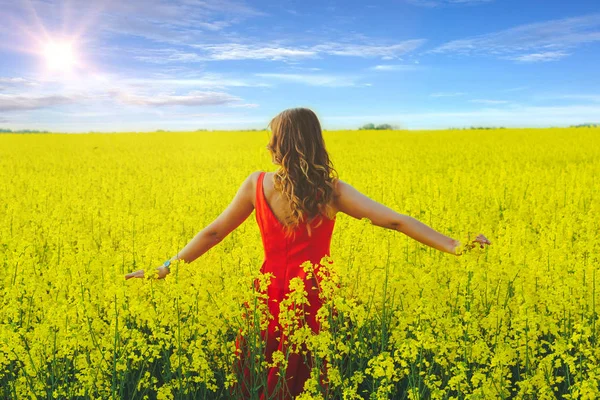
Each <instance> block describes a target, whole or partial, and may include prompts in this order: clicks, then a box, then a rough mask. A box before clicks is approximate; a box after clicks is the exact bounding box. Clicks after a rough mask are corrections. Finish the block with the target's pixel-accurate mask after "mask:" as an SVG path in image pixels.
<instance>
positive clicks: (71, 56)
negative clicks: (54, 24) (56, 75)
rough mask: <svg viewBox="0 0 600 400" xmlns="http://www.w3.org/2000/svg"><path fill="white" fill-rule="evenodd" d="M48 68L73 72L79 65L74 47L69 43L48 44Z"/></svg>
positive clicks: (46, 49)
mask: <svg viewBox="0 0 600 400" xmlns="http://www.w3.org/2000/svg"><path fill="white" fill-rule="evenodd" d="M44 56H45V58H46V66H47V67H48V69H50V70H53V71H62V72H66V71H71V70H72V69H73V67H75V66H76V65H77V57H76V55H75V51H74V49H73V45H72V44H71V43H69V42H48V43H46V45H45V46H44Z"/></svg>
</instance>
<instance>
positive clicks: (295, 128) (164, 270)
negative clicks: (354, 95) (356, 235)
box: [125, 108, 491, 398]
mask: <svg viewBox="0 0 600 400" xmlns="http://www.w3.org/2000/svg"><path fill="white" fill-rule="evenodd" d="M269 126H270V128H271V131H272V135H271V138H270V141H269V144H268V146H267V148H268V149H269V151H270V152H271V156H272V159H273V163H274V164H275V165H277V166H278V167H279V168H278V170H277V171H276V172H266V173H265V172H260V171H257V172H254V173H252V174H250V175H249V176H248V177H247V178H246V180H245V181H244V182H243V183H242V185H241V187H240V188H239V190H238V192H237V194H236V195H235V197H234V199H233V201H232V202H231V204H230V205H229V206H228V207H227V209H225V211H224V212H223V213H222V214H221V215H219V217H217V218H216V219H215V220H214V221H213V222H212V223H211V224H210V225H208V226H207V227H206V228H204V229H202V230H201V231H200V232H199V233H198V234H197V235H196V236H195V237H194V238H193V239H192V240H191V241H190V242H189V243H188V244H187V245H186V246H185V247H184V248H183V249H182V250H181V251H180V252H179V253H178V254H177V255H176V256H174V257H173V258H171V259H170V260H167V261H166V262H165V264H164V265H163V266H161V267H159V268H158V277H159V279H162V278H164V277H165V276H166V275H167V274H168V273H169V272H170V271H169V266H168V265H169V264H170V262H171V261H175V260H177V259H180V260H184V261H185V262H187V263H190V262H192V261H194V260H195V259H196V258H198V257H200V256H201V255H202V254H204V253H205V252H207V251H208V250H209V249H210V248H212V247H213V246H214V245H216V244H217V243H219V242H220V241H222V240H223V239H224V238H225V237H226V236H227V235H228V234H229V233H231V231H233V230H234V229H236V228H237V227H238V226H239V225H240V224H241V223H242V222H244V220H246V218H248V216H250V214H251V213H252V211H253V210H256V221H257V223H258V226H259V229H260V233H261V237H262V242H263V246H264V251H265V260H264V263H263V265H262V267H261V272H263V273H268V272H270V273H272V274H273V275H274V277H273V278H272V279H271V283H270V284H269V287H268V289H267V295H268V299H269V311H270V314H271V315H272V316H273V317H274V319H272V320H271V321H270V322H269V326H268V329H267V332H266V333H267V336H266V344H265V348H266V351H265V353H266V359H267V361H268V362H271V355H272V353H273V352H274V351H275V350H283V348H282V346H283V338H282V337H281V329H279V328H278V321H277V317H278V314H279V302H280V301H281V300H282V299H283V298H284V297H285V295H286V294H287V293H288V292H289V281H290V279H291V278H293V277H301V278H303V279H304V278H305V276H306V274H305V272H304V270H303V269H302V268H301V267H300V264H301V263H303V262H305V261H307V260H310V261H311V263H312V264H313V265H314V264H317V265H318V264H319V263H320V261H321V259H322V257H324V256H329V255H330V254H329V246H330V242H331V234H332V232H333V226H334V224H335V215H336V214H337V213H338V212H343V213H345V214H348V215H350V216H352V217H354V218H357V219H362V218H368V219H369V220H371V223H372V224H373V225H377V226H380V227H382V228H388V229H393V230H396V231H399V232H402V233H404V234H406V235H408V236H410V237H411V238H413V239H415V240H418V241H419V242H421V243H423V244H426V245H428V246H431V247H433V248H435V249H438V250H440V251H444V252H447V253H450V254H455V255H460V254H461V253H462V250H463V248H464V247H466V248H472V247H473V246H476V245H477V244H479V245H480V246H481V247H482V248H483V247H484V245H485V244H487V245H489V244H491V243H490V241H489V240H487V239H486V238H485V236H483V235H481V234H480V235H478V236H477V238H476V239H475V240H473V242H472V243H469V244H467V245H466V246H464V247H463V246H462V245H461V243H460V242H459V241H457V240H454V239H452V238H450V237H448V236H445V235H443V234H441V233H440V232H437V231H435V230H433V229H431V228H430V227H428V226H427V225H425V224H423V223H421V222H419V221H418V220H416V219H414V218H412V217H410V216H408V215H403V214H399V213H397V212H395V211H393V210H391V209H390V208H388V207H386V206H384V205H382V204H380V203H378V202H376V201H373V200H371V199H370V198H368V197H367V196H365V195H363V194H362V193H360V192H359V191H357V190H356V189H354V188H353V187H352V186H350V185H349V184H348V183H346V182H343V181H341V180H339V179H337V177H336V175H337V173H336V171H335V170H334V168H333V166H332V164H331V161H330V159H329V156H328V154H327V151H326V149H325V143H324V141H323V136H322V132H321V125H320V123H319V120H318V118H317V116H316V115H315V114H314V113H313V112H312V111H311V110H309V109H306V108H294V109H288V110H285V111H283V112H281V113H280V114H279V115H277V116H276V117H275V118H273V120H272V121H271V122H270V124H269ZM143 277H144V271H143V270H139V271H135V272H132V273H130V274H127V275H126V276H125V279H129V278H143ZM315 279H317V283H318V279H320V278H315ZM313 286H314V284H313V283H309V282H308V280H307V283H306V291H307V293H308V300H309V304H310V305H309V306H308V310H307V322H308V324H309V325H310V326H311V328H312V329H313V330H314V331H315V332H317V331H318V324H317V322H316V320H315V313H316V311H317V310H318V309H319V308H320V305H321V304H320V300H319V297H318V294H317V293H316V292H315V290H312V288H313ZM271 300H276V301H271ZM263 338H264V336H263ZM237 346H238V348H239V346H240V340H239V338H238V342H237ZM309 372H310V369H309V366H307V365H305V364H304V362H303V359H302V358H301V356H300V355H298V354H290V356H289V359H288V367H287V369H286V376H285V382H286V384H287V387H286V388H284V389H285V393H278V398H280V397H288V396H296V395H297V394H299V393H300V392H301V391H302V389H303V385H304V382H305V381H306V379H307V378H308V377H309ZM277 373H278V368H271V369H270V370H269V373H268V378H267V387H268V391H269V394H272V392H273V391H274V388H275V387H276V386H277V380H278V376H277ZM282 387H283V386H282V385H279V388H282ZM261 398H263V397H262V396H261Z"/></svg>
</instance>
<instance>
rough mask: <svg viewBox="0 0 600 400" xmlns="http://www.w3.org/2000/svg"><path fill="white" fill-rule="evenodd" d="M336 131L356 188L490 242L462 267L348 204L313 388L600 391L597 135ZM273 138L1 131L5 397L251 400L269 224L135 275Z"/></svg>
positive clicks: (249, 226) (1, 382) (299, 335)
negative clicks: (245, 348)
mask: <svg viewBox="0 0 600 400" xmlns="http://www.w3.org/2000/svg"><path fill="white" fill-rule="evenodd" d="M324 135H325V140H326V144H327V148H328V150H329V152H330V154H331V157H332V159H333V163H334V165H335V167H336V169H337V170H338V172H339V176H340V178H341V179H342V180H344V181H346V182H348V183H350V184H351V185H353V186H354V187H356V188H357V189H358V190H360V191H361V192H363V193H365V194H366V195H368V196H369V197H371V198H373V199H375V200H377V201H379V202H382V203H383V204H385V205H387V206H389V207H390V208H393V209H394V210H396V211H398V212H400V213H403V214H407V215H410V216H412V217H414V218H417V219H419V220H420V221H422V222H424V223H426V224H428V225H429V226H431V227H432V228H434V229H436V230H438V231H440V232H442V233H444V234H446V235H448V236H450V237H453V238H455V239H459V240H461V241H463V242H465V241H466V240H467V238H468V237H469V236H471V237H473V238H474V236H475V235H476V234H477V233H483V234H484V235H485V236H486V237H487V238H488V239H489V240H490V241H491V242H492V245H491V246H488V247H486V248H484V249H480V248H476V249H474V250H473V251H472V252H471V253H469V254H466V255H464V256H461V257H456V256H453V255H451V254H448V253H443V252H440V251H438V250H434V249H432V248H429V247H427V246H425V245H423V244H421V243H419V242H417V241H415V240H413V239H411V238H409V237H407V236H405V235H403V234H401V233H399V232H394V231H390V230H385V229H381V228H378V227H375V226H373V225H371V224H370V223H369V221H368V220H355V219H352V218H350V217H348V216H346V215H341V214H340V215H338V219H337V222H336V227H335V230H334V233H333V239H332V245H331V258H330V259H329V260H323V264H324V265H325V267H326V268H323V269H322V271H327V270H329V271H330V274H329V276H330V277H331V278H330V279H329V280H328V281H327V282H326V284H324V285H323V288H322V296H323V299H324V301H325V305H324V306H323V308H322V309H321V312H320V313H319V318H320V320H321V323H322V329H321V332H320V333H319V334H318V335H314V334H310V332H309V331H308V330H305V329H296V330H293V332H292V333H293V335H292V336H291V338H290V340H291V341H292V342H293V343H295V344H300V342H304V343H305V345H306V346H308V348H309V349H310V350H311V357H313V361H314V362H315V363H316V364H315V365H323V363H325V362H326V364H327V366H328V367H327V376H326V378H327V381H328V382H329V387H328V392H325V389H324V388H323V387H321V386H320V383H319V379H318V376H317V367H315V368H314V370H313V371H314V372H315V374H314V375H313V378H311V379H309V380H308V381H307V382H306V385H305V391H304V394H303V395H301V396H300V397H299V398H301V399H323V398H329V399H388V398H393V399H428V398H432V399H492V398H522V399H554V398H565V399H575V398H578V399H595V398H600V386H599V385H600V347H599V343H598V339H599V337H600V335H599V333H598V330H600V321H598V311H597V308H600V304H598V305H597V304H596V303H597V302H600V296H599V295H600V292H599V291H598V290H596V288H597V287H599V286H598V285H599V283H598V282H600V274H598V272H597V271H598V268H599V267H600V264H599V254H600V129H594V128H572V129H567V128H564V129H523V130H520V129H514V130H513V129H498V130H454V131H423V132H417V131H395V132H392V131H331V132H325V134H324ZM268 138H269V132H267V131H250V132H186V133H173V132H160V133H159V132H157V133H143V134H142V133H122V134H84V135H65V134H62V135H61V134H39V135H38V134H29V135H24V134H23V135H16V134H4V135H0V266H1V271H2V274H1V275H0V282H1V284H0V289H1V295H0V301H1V307H0V323H1V325H0V398H3V399H4V398H6V399H29V398H36V399H41V398H44V399H52V398H56V399H88V398H90V399H99V398H102V399H187V398H190V399H192V398H197V399H222V398H239V392H236V390H237V389H236V388H237V387H239V386H238V384H236V383H235V382H236V381H239V379H240V376H238V374H237V373H236V371H235V370H234V369H232V365H233V364H234V362H235V359H236V353H235V338H236V333H237V332H238V331H239V330H242V332H243V334H244V335H246V336H247V337H248V338H251V339H252V338H254V339H256V337H257V332H258V329H260V324H263V326H264V323H266V318H267V317H268V316H267V315H265V313H264V309H263V308H261V307H260V304H261V303H260V301H259V300H260V299H259V298H258V294H257V293H254V292H253V291H252V290H251V287H252V285H251V282H252V280H253V279H254V278H255V277H257V276H258V272H259V269H260V266H261V264H262V260H263V249H262V244H261V240H260V234H259V230H258V227H257V225H256V221H255V219H254V214H253V215H251V216H250V217H249V218H248V220H247V221H246V222H245V223H244V224H242V225H241V226H240V227H239V228H238V229H237V230H236V231H234V232H232V233H231V234H230V235H229V236H228V237H227V238H226V239H225V240H223V241H222V242H221V243H220V244H219V245H217V246H216V247H214V248H213V249H211V250H210V251H209V252H208V253H206V254H205V255H204V256H202V257H200V258H198V259H197V260H195V261H194V262H192V263H189V264H188V263H183V262H180V263H179V264H178V265H176V266H173V267H172V273H171V274H170V275H168V276H167V277H166V279H164V280H154V279H151V278H147V279H130V280H125V279H124V275H125V274H127V273H129V272H132V271H135V270H137V269H147V271H152V270H154V268H156V267H158V266H159V265H160V264H161V263H162V262H163V261H164V260H166V259H167V258H170V257H171V256H173V255H174V254H176V252H177V251H178V250H180V249H181V248H182V247H183V246H184V245H185V244H186V243H187V242H188V241H189V240H190V239H191V238H193V237H194V235H195V234H196V233H197V232H198V231H200V230H201V229H202V228H203V227H204V226H206V225H208V224H209V223H210V222H212V221H213V220H214V218H216V217H217V216H218V215H219V214H220V213H221V212H222V211H223V210H224V208H225V207H226V206H227V205H228V204H229V202H230V201H231V199H232V198H233V196H234V194H235V192H236V191H237V189H238V187H239V185H240V184H241V182H242V181H243V180H244V179H245V178H246V177H247V176H248V175H249V174H250V173H251V172H253V171H257V170H266V171H273V170H275V166H274V165H273V164H272V163H271V158H270V155H269V154H268V151H267V150H266V149H265V145H266V144H267V141H268ZM305 267H307V268H310V265H305ZM266 282H267V281H266V280H263V283H266ZM291 285H292V287H293V288H301V287H302V285H299V282H294V281H293V282H291ZM286 301H289V302H290V304H292V305H293V303H295V304H296V305H298V304H301V303H302V301H303V293H302V292H301V291H294V292H293V293H292V295H291V296H290V298H289V299H287V300H286ZM244 302H247V304H253V305H255V306H256V307H254V308H253V312H254V317H255V318H253V319H242V317H241V315H242V307H243V304H244ZM291 309H292V310H293V307H292V308H291ZM294 318H295V315H294V313H293V312H292V313H289V314H288V315H285V316H282V320H283V321H284V323H285V321H292V322H293V320H294ZM249 321H250V322H249ZM290 324H291V322H290ZM290 326H291V325H290ZM284 328H285V327H284ZM251 341H252V342H253V343H254V347H253V348H254V353H255V354H254V360H255V361H256V362H255V363H254V368H253V370H252V374H253V376H254V378H255V379H254V382H258V383H256V385H257V386H255V387H254V389H257V388H258V387H259V386H260V382H263V381H264V379H263V377H264V372H265V369H266V367H267V366H266V365H265V363H264V362H262V360H261V344H260V342H259V341H257V340H251ZM285 360H286V355H285V354H283V353H282V354H277V355H276V357H275V360H274V363H276V364H277V365H279V366H281V367H283V366H284V365H285Z"/></svg>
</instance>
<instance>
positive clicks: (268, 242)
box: [236, 172, 335, 400]
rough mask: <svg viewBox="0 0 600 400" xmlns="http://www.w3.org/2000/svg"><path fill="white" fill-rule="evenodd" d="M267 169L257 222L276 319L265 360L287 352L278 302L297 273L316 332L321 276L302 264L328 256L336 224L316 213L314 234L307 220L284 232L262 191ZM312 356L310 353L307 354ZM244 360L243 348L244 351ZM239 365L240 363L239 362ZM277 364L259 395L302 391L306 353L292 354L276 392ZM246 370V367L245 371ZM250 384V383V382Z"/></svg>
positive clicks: (288, 395)
mask: <svg viewBox="0 0 600 400" xmlns="http://www.w3.org/2000/svg"><path fill="white" fill-rule="evenodd" d="M264 176H265V172H261V174H260V175H259V177H258V182H257V185H256V201H255V204H256V222H257V223H258V227H259V229H260V234H261V237H262V242H263V246H264V251H265V258H264V262H263V264H262V267H261V272H263V273H267V272H270V273H272V274H273V275H274V276H272V277H271V282H270V284H269V287H268V289H267V295H268V299H269V301H268V304H269V311H270V314H271V315H272V316H273V319H272V320H270V322H269V326H268V329H267V331H268V332H266V346H265V347H266V351H265V353H266V354H265V355H266V360H267V362H271V361H272V359H271V355H272V353H273V352H274V351H275V350H281V351H282V352H283V353H284V354H286V349H285V348H284V346H283V340H281V337H282V332H281V330H282V328H281V326H279V327H278V329H275V328H276V326H278V325H279V322H278V315H279V302H280V301H281V300H283V299H284V298H285V295H286V294H287V293H289V282H290V279H292V278H294V277H299V278H301V279H302V280H303V281H304V282H305V290H306V292H307V293H308V296H307V299H308V301H309V303H310V305H308V304H305V305H304V307H305V308H304V309H305V312H306V314H305V318H306V321H307V324H308V325H309V326H310V327H311V329H312V330H313V332H315V333H316V332H318V330H319V324H318V323H317V321H316V319H315V316H316V312H317V310H318V309H319V308H320V307H321V305H322V302H321V300H320V299H319V297H318V291H317V290H314V289H312V288H313V286H316V285H315V282H314V280H315V279H316V280H317V282H319V283H320V279H321V278H320V277H318V276H316V274H315V276H314V278H312V279H305V277H306V273H305V272H304V270H303V269H302V267H301V266H300V265H301V264H302V263H303V262H305V261H307V260H308V261H310V262H311V263H312V264H313V265H314V264H317V267H316V271H318V269H319V268H318V264H319V263H320V262H321V259H322V258H323V257H324V256H329V255H330V253H329V246H330V243H331V234H332V232H333V226H334V224H335V218H334V219H329V218H327V217H325V216H318V217H316V218H315V219H314V220H313V221H312V222H311V223H310V225H311V236H309V235H308V231H307V228H306V223H302V224H300V225H299V226H298V227H297V229H296V230H295V237H294V236H292V237H289V238H287V237H286V236H285V231H284V227H283V225H282V224H281V222H279V220H278V219H277V217H276V216H275V214H273V211H272V210H271V208H270V207H269V204H268V203H267V201H266V199H265V195H264V192H263V180H264ZM320 218H322V222H321V224H320V225H319V226H318V227H316V225H317V224H318V222H319V219H320ZM262 339H263V340H265V332H264V331H263V332H262ZM243 340H244V339H243V338H241V337H240V336H239V335H238V339H237V341H236V348H237V349H240V347H243V346H242V343H243ZM307 356H308V357H309V358H308V360H310V354H307ZM241 357H242V360H243V357H244V352H242V354H241ZM238 365H241V363H240V364H238ZM278 372H279V368H278V367H273V368H269V370H268V375H267V387H268V395H267V393H264V388H262V389H261V390H260V392H259V393H260V395H259V397H260V399H261V400H262V399H266V398H268V397H269V396H275V398H277V399H290V398H292V396H296V395H298V394H300V393H301V392H302V390H303V388H304V382H305V381H306V379H308V377H309V375H310V366H309V365H306V364H305V362H304V357H303V356H302V355H301V354H289V357H288V366H287V370H286V377H285V381H286V383H287V388H285V385H281V384H280V385H279V386H280V390H278V392H277V393H275V392H274V390H275V387H276V385H277V381H278V379H280V378H279V377H278V376H277V373H278ZM247 373H248V371H247V370H245V371H244V374H245V375H246V374H247ZM246 384H247V382H244V383H243V384H242V386H243V387H244V389H243V390H244V393H245V395H246V396H248V394H247V392H246V391H245V390H247V388H246ZM250 385H251V384H250Z"/></svg>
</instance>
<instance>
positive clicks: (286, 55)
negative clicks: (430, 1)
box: [135, 39, 425, 64]
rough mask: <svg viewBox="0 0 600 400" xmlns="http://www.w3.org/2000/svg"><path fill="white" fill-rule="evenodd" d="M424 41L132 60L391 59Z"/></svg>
mask: <svg viewBox="0 0 600 400" xmlns="http://www.w3.org/2000/svg"><path fill="white" fill-rule="evenodd" d="M424 42H425V40H424V39H413V40H406V41H403V42H400V43H396V44H390V45H383V44H348V43H335V42H329V43H323V44H317V45H313V46H290V45H287V46H286V45H282V44H280V43H276V42H273V43H267V44H262V43H260V44H243V43H220V44H202V45H200V44H192V45H191V46H190V47H192V48H193V49H195V51H192V50H180V49H175V48H168V49H144V50H139V51H137V53H138V54H136V55H135V58H136V59H138V60H141V61H147V62H153V63H157V64H166V63H172V62H179V63H193V62H205V61H224V60H268V61H287V60H297V59H307V58H319V57H322V56H324V55H330V56H340V57H362V58H374V57H381V58H383V59H390V60H391V59H394V58H398V57H399V56H401V55H403V54H406V53H409V52H411V51H413V50H414V49H416V48H417V47H419V46H421V45H422V44H423V43H424Z"/></svg>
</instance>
